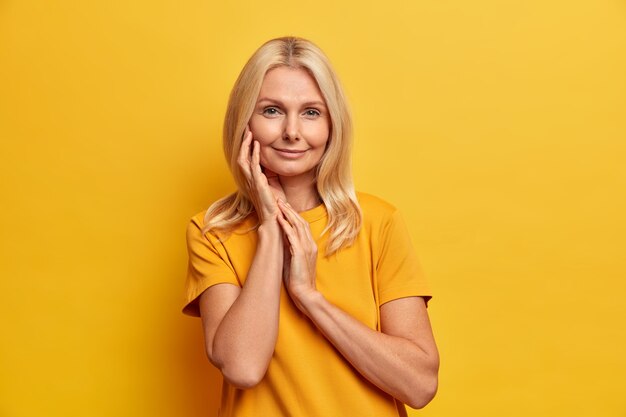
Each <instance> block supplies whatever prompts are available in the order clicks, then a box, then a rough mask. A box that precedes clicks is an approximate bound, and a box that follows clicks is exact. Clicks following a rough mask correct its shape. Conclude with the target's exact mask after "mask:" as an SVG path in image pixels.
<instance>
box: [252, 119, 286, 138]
mask: <svg viewBox="0 0 626 417" xmlns="http://www.w3.org/2000/svg"><path fill="white" fill-rule="evenodd" d="M249 126H250V130H251V131H252V139H254V140H258V141H259V143H260V144H261V145H267V144H270V143H272V142H274V141H275V140H276V137H279V136H280V134H281V129H280V125H279V124H278V123H276V122H275V121H273V120H270V119H266V118H264V117H254V116H253V117H252V118H251V119H250V122H249Z"/></svg>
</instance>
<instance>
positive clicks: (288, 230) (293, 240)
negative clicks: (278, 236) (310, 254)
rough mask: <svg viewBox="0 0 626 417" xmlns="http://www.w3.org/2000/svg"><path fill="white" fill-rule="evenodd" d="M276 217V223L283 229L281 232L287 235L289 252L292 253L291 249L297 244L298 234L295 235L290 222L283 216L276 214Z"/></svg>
mask: <svg viewBox="0 0 626 417" xmlns="http://www.w3.org/2000/svg"><path fill="white" fill-rule="evenodd" d="M276 218H277V219H278V223H279V224H280V226H281V227H282V229H283V233H285V236H287V240H288V241H289V246H290V248H291V252H292V253H293V249H294V248H295V247H297V246H298V243H299V242H298V236H297V235H296V232H295V230H294V229H293V227H291V224H289V222H288V221H287V220H286V219H285V218H284V217H283V216H276Z"/></svg>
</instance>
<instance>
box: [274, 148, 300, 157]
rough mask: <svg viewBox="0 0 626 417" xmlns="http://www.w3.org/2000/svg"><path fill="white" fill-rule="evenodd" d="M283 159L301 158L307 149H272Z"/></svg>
mask: <svg viewBox="0 0 626 417" xmlns="http://www.w3.org/2000/svg"><path fill="white" fill-rule="evenodd" d="M272 149H274V150H275V151H276V153H278V154H279V155H280V156H282V157H283V158H287V159H297V158H299V157H301V156H303V155H304V154H305V153H306V151H307V150H308V149H302V150H301V149H280V148H272Z"/></svg>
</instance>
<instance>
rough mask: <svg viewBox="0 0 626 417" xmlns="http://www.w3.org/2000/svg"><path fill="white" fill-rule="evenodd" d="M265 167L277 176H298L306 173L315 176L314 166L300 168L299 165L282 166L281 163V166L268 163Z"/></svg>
mask: <svg viewBox="0 0 626 417" xmlns="http://www.w3.org/2000/svg"><path fill="white" fill-rule="evenodd" d="M267 169H269V170H270V171H272V172H274V173H275V174H276V175H278V176H279V177H298V176H301V175H307V174H310V175H312V176H315V167H313V168H308V167H307V168H301V167H290V166H284V165H282V164H281V166H272V165H268V166H267Z"/></svg>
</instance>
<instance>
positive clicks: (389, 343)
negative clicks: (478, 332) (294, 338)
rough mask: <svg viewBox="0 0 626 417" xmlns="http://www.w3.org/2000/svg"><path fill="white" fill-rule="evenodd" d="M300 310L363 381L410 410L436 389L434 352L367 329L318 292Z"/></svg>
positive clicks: (418, 406)
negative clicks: (400, 402) (360, 375)
mask: <svg viewBox="0 0 626 417" xmlns="http://www.w3.org/2000/svg"><path fill="white" fill-rule="evenodd" d="M302 309H303V311H304V312H305V314H306V315H307V316H308V317H309V318H310V319H311V320H312V321H313V323H315V325H316V326H317V327H318V328H319V329H320V331H321V332H322V333H323V334H324V335H325V336H326V338H327V339H328V340H329V341H330V342H331V343H332V344H333V345H334V346H335V347H336V348H337V350H338V351H339V352H340V353H341V354H342V355H343V356H344V357H345V358H346V359H347V360H348V361H349V362H350V363H351V364H352V365H353V366H354V368H355V369H356V370H357V371H359V372H360V373H361V374H362V375H363V376H364V377H365V378H367V379H368V380H369V381H371V382H372V383H373V384H375V385H376V386H378V387H379V388H380V389H382V390H383V391H385V392H387V393H389V394H391V395H392V396H393V397H395V398H397V399H398V400H400V401H402V402H403V403H405V404H407V405H409V406H410V407H413V408H421V407H423V406H424V405H426V404H427V403H428V402H429V401H430V400H431V399H432V397H433V396H434V393H435V391H436V389H437V371H438V363H439V362H438V357H437V353H436V351H435V352H432V351H430V350H429V349H424V348H422V347H421V346H420V345H419V344H418V343H415V342H413V341H410V340H408V339H406V338H402V337H397V336H391V335H388V334H384V333H381V332H377V331H375V330H373V329H370V328H369V327H367V326H366V325H364V324H363V323H361V322H360V321H358V320H356V319H355V318H354V317H352V316H350V315H349V314H347V313H346V312H344V311H343V310H341V309H340V308H338V307H337V306H335V305H333V304H331V303H330V302H329V301H328V300H326V299H325V298H324V297H323V295H322V294H321V293H319V292H313V293H312V294H310V295H309V296H307V297H306V299H305V300H303V301H302Z"/></svg>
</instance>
